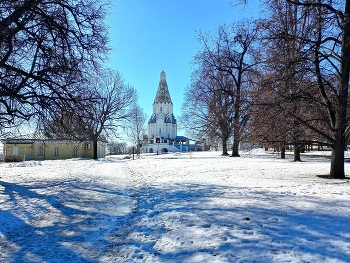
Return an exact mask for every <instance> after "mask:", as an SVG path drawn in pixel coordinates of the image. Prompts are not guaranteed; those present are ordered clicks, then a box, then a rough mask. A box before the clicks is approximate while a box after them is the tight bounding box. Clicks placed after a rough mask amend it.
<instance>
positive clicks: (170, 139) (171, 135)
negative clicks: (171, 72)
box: [141, 71, 201, 153]
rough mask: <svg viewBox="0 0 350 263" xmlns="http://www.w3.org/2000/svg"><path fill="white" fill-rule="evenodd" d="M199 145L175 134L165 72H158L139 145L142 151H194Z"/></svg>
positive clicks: (174, 119)
mask: <svg viewBox="0 0 350 263" xmlns="http://www.w3.org/2000/svg"><path fill="white" fill-rule="evenodd" d="M197 148H201V145H197V144H196V143H194V144H190V140H189V139H188V138H186V137H184V136H178V135H177V123H176V118H175V116H174V114H173V103H172V101H171V97H170V93H169V89H168V84H167V82H166V74H165V72H164V71H162V72H161V73H160V81H159V85H158V90H157V94H156V97H155V99H154V102H153V114H152V116H151V118H150V119H149V121H148V134H147V135H145V136H144V140H143V143H142V147H141V152H143V153H166V152H187V151H189V150H193V151H196V150H198V149H197Z"/></svg>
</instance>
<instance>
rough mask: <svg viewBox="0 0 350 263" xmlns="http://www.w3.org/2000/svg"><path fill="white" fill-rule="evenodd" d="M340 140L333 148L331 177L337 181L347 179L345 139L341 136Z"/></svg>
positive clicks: (338, 139)
mask: <svg viewBox="0 0 350 263" xmlns="http://www.w3.org/2000/svg"><path fill="white" fill-rule="evenodd" d="M339 137H340V138H337V140H336V141H335V142H334V144H333V148H332V158H331V171H330V177H332V178H336V179H343V178H345V169H344V149H345V138H344V136H342V135H341V134H339Z"/></svg>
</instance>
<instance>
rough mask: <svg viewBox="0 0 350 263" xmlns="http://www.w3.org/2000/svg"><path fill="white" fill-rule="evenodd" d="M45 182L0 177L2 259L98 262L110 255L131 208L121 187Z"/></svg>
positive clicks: (117, 244) (0, 250)
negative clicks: (29, 181)
mask: <svg viewBox="0 0 350 263" xmlns="http://www.w3.org/2000/svg"><path fill="white" fill-rule="evenodd" d="M46 184H47V185H39V186H38V185H28V186H24V185H20V184H15V183H9V182H3V181H0V197H2V199H0V206H1V210H0V261H2V262H4V261H5V262H99V261H100V260H101V258H104V257H110V258H113V255H115V249H116V248H118V247H119V245H120V244H119V243H118V242H117V240H114V233H115V232H116V231H117V230H118V228H120V227H121V226H122V225H124V224H125V222H126V221H127V220H128V217H129V216H130V214H131V211H130V210H128V209H127V207H130V204H129V203H130V198H129V197H126V196H125V193H123V191H124V190H121V191H117V190H109V189H106V187H104V186H101V185H96V184H88V183H86V184H83V185H82V183H81V182H76V181H67V182H59V183H55V182H46ZM50 188H51V189H53V191H52V193H51V191H50ZM48 193H50V194H48ZM123 206H124V207H123ZM123 209H124V210H123Z"/></svg>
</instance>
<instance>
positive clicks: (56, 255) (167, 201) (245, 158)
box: [0, 150, 350, 262]
mask: <svg viewBox="0 0 350 263" xmlns="http://www.w3.org/2000/svg"><path fill="white" fill-rule="evenodd" d="M315 155H316V156H314V157H303V162H298V163H295V162H292V159H291V157H290V156H287V159H285V160H281V159H279V158H278V156H276V155H271V154H268V153H266V152H264V151H260V150H256V151H254V152H249V153H243V154H242V157H241V158H230V157H223V156H221V155H220V153H219V152H192V153H181V154H180V153H176V154H173V153H168V154H163V155H151V154H148V155H141V157H140V158H135V160H132V158H131V159H124V158H123V157H124V156H121V157H119V156H110V157H108V158H106V159H100V160H99V161H94V160H87V159H71V160H65V161H63V160H62V161H41V162H38V161H28V162H24V163H0V207H1V210H0V262H350V239H349V238H350V227H349V226H348V225H349V220H350V203H349V200H350V180H329V179H322V178H320V177H317V175H325V174H327V173H328V172H329V168H330V162H329V158H323V157H320V156H319V155H323V153H321V154H320V153H317V154H315ZM345 168H346V171H348V169H349V168H350V166H349V163H346V164H345Z"/></svg>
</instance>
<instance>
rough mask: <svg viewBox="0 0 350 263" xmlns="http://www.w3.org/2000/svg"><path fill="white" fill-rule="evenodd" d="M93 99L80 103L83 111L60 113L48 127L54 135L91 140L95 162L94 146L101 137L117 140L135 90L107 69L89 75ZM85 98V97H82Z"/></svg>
mask: <svg viewBox="0 0 350 263" xmlns="http://www.w3.org/2000/svg"><path fill="white" fill-rule="evenodd" d="M89 85H91V86H92V87H93V89H91V92H92V94H87V95H86V96H87V97H88V98H93V99H92V100H82V101H84V102H85V106H84V107H83V109H82V110H78V109H76V110H75V111H74V112H73V111H62V112H60V114H56V115H55V119H54V121H52V122H51V123H49V127H50V129H51V131H52V132H54V133H60V132H63V133H68V134H70V135H73V136H77V138H80V139H82V140H86V139H90V140H92V142H93V145H94V159H97V158H98V157H97V156H98V155H97V143H98V140H100V139H103V138H102V136H103V137H108V136H113V137H118V132H120V131H121V130H122V129H123V127H124V124H125V121H126V120H128V119H129V118H130V108H131V107H132V105H134V104H135V102H136V100H137V92H136V90H135V89H134V88H133V87H131V86H129V85H127V84H126V83H125V81H124V79H123V77H122V75H121V74H120V73H119V72H117V71H115V72H113V71H110V70H106V71H104V72H101V73H100V74H99V75H92V76H91V79H90V83H89ZM81 96H84V95H81Z"/></svg>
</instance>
